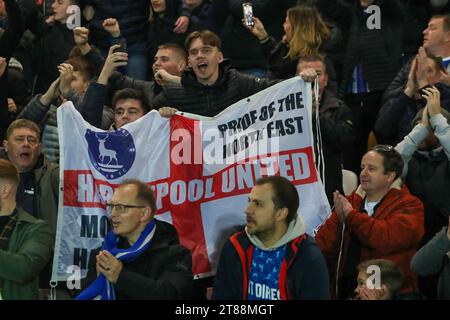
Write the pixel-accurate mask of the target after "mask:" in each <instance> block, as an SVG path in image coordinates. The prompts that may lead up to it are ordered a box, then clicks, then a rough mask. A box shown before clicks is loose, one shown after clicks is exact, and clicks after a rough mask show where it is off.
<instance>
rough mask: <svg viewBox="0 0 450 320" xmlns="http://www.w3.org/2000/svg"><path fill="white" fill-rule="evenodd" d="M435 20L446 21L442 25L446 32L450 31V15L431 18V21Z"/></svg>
mask: <svg viewBox="0 0 450 320" xmlns="http://www.w3.org/2000/svg"><path fill="white" fill-rule="evenodd" d="M434 19H444V21H443V24H442V26H443V29H444V31H450V14H436V15H434V16H432V17H431V19H430V21H431V20H434Z"/></svg>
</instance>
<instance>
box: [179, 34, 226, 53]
mask: <svg viewBox="0 0 450 320" xmlns="http://www.w3.org/2000/svg"><path fill="white" fill-rule="evenodd" d="M195 39H201V40H202V41H203V43H204V44H206V45H208V46H213V47H216V48H217V49H219V51H220V50H221V48H222V42H221V41H220V38H219V36H218V35H217V34H215V33H214V32H212V31H209V30H202V31H194V32H191V33H190V34H189V35H188V36H187V38H186V41H185V42H184V46H185V48H186V51H188V52H189V48H190V47H191V43H192V42H193V41H194V40H195Z"/></svg>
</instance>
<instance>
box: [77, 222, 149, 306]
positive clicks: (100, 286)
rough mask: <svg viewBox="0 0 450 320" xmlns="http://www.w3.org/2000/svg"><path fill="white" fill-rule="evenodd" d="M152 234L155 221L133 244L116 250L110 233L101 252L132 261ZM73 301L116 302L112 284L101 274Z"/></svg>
mask: <svg viewBox="0 0 450 320" xmlns="http://www.w3.org/2000/svg"><path fill="white" fill-rule="evenodd" d="M154 233H155V220H152V221H151V222H150V223H148V224H147V226H146V227H145V229H144V231H142V233H141V235H140V236H139V239H138V240H137V241H136V243H135V244H133V245H132V246H131V247H130V248H127V249H117V247H116V245H117V236H116V235H115V234H114V233H113V232H112V231H110V232H109V233H108V234H107V235H106V238H105V242H104V243H103V246H102V248H101V250H106V251H108V252H110V253H111V254H112V255H113V256H114V257H116V258H117V259H119V260H120V261H133V260H134V259H136V258H137V257H139V256H140V255H141V253H142V252H144V251H145V250H146V249H147V248H148V247H149V246H150V243H151V240H152V238H153V235H154ZM75 300H116V294H115V292H114V286H113V285H112V283H111V282H109V281H108V280H107V279H106V277H105V275H104V274H103V273H99V275H98V277H97V279H95V281H94V282H93V283H92V284H91V285H90V286H89V287H87V288H86V289H85V290H83V291H82V292H81V293H80V294H79V295H78V296H77V297H76V298H75Z"/></svg>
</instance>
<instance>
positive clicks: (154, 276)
mask: <svg viewBox="0 0 450 320" xmlns="http://www.w3.org/2000/svg"><path fill="white" fill-rule="evenodd" d="M118 246H119V247H122V248H126V247H128V243H127V242H126V241H125V240H124V239H120V240H119V243H118ZM99 251H100V248H99V249H95V250H93V251H92V252H91V254H90V258H89V271H88V274H87V277H86V278H85V279H84V280H83V281H82V288H83V289H85V288H86V287H87V286H89V285H90V284H91V283H92V282H93V281H94V280H95V278H96V277H97V271H96V267H95V264H96V258H95V257H96V255H97V254H98V253H99ZM192 281H193V276H192V257H191V253H190V251H189V250H188V249H186V248H185V247H183V246H181V245H180V244H179V240H178V235H177V232H176V230H175V228H174V227H173V226H172V225H170V224H168V223H166V222H163V221H159V220H156V231H155V235H154V236H153V239H152V242H151V244H150V246H149V247H148V248H147V250H146V251H144V252H143V253H142V254H141V255H140V256H139V257H137V258H136V259H135V260H134V261H130V262H123V268H122V271H121V272H120V275H119V279H118V280H117V283H116V284H115V285H114V289H115V293H116V299H117V300H130V299H135V300H136V299H151V300H174V299H190V295H191V290H192Z"/></svg>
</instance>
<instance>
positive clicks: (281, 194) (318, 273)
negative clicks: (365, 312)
mask: <svg viewBox="0 0 450 320" xmlns="http://www.w3.org/2000/svg"><path fill="white" fill-rule="evenodd" d="M298 206H299V196H298V193H297V189H296V188H295V186H294V185H293V184H292V183H291V182H289V180H287V179H286V178H284V177H279V176H272V177H265V178H261V179H259V180H257V181H256V184H255V186H254V187H253V188H252V190H251V192H250V195H249V197H248V206H247V208H246V210H245V215H246V221H247V223H246V226H245V230H243V231H240V232H237V233H235V234H234V235H232V236H231V237H230V238H229V239H228V241H227V242H226V243H225V245H224V247H223V249H222V253H221V256H220V260H219V266H218V268H217V274H216V276H215V279H214V288H213V296H212V298H213V299H219V300H223V299H226V300H241V299H243V300H291V299H296V300H304V299H314V300H317V299H329V298H330V291H329V284H328V282H329V278H328V270H327V266H326V263H325V259H324V257H323V255H322V254H321V252H320V250H319V248H318V247H317V245H316V243H315V241H314V239H313V238H311V237H310V236H309V235H307V234H306V233H305V224H304V222H303V220H302V218H301V217H300V216H299V215H298V214H297V209H298Z"/></svg>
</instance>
